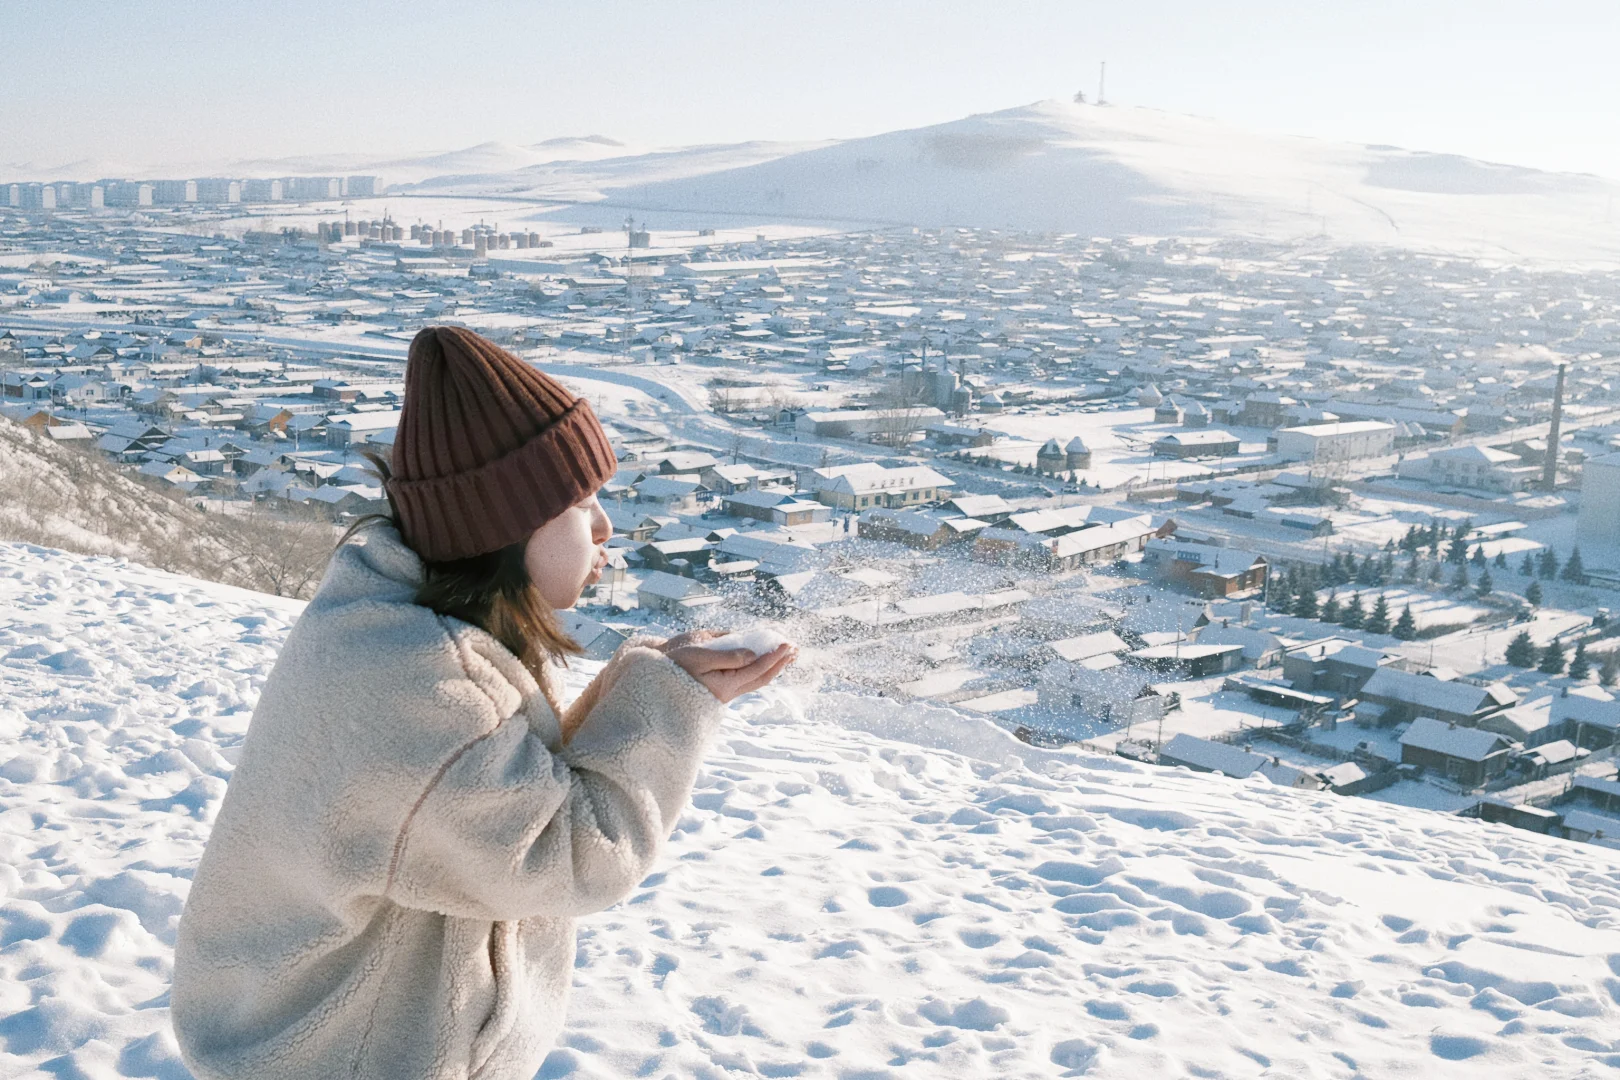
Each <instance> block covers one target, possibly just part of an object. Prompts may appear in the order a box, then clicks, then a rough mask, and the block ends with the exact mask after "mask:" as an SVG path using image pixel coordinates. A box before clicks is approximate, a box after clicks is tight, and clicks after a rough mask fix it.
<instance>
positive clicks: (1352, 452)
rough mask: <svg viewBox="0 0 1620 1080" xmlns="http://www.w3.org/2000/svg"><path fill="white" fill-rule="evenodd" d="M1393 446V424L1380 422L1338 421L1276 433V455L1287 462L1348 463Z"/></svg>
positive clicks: (1384, 451) (1378, 455) (1392, 448)
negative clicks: (1353, 459)
mask: <svg viewBox="0 0 1620 1080" xmlns="http://www.w3.org/2000/svg"><path fill="white" fill-rule="evenodd" d="M1394 447H1395V425H1394V424H1386V423H1384V422H1383V421H1382V420H1340V421H1335V422H1334V423H1330V424H1306V425H1304V426H1303V427H1291V428H1283V429H1282V430H1281V431H1279V432H1277V453H1278V454H1279V455H1281V456H1282V457H1283V458H1285V459H1287V460H1289V461H1312V462H1327V461H1349V460H1351V459H1352V458H1368V457H1380V456H1382V455H1384V454H1388V453H1392V452H1393V451H1394Z"/></svg>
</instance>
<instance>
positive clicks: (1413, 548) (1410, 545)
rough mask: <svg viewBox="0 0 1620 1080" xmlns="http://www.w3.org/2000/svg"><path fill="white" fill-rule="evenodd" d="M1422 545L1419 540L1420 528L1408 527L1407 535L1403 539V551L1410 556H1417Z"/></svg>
mask: <svg viewBox="0 0 1620 1080" xmlns="http://www.w3.org/2000/svg"><path fill="white" fill-rule="evenodd" d="M1420 543H1421V541H1420V540H1419V538H1418V527H1417V526H1416V525H1409V526H1407V528H1406V535H1405V536H1403V537H1401V550H1402V551H1404V552H1406V553H1407V554H1408V555H1415V554H1417V549H1418V547H1419V545H1420Z"/></svg>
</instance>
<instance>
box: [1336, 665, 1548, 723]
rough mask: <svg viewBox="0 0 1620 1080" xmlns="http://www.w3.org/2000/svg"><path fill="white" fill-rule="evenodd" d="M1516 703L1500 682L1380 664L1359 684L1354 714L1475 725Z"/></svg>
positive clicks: (1392, 720)
mask: <svg viewBox="0 0 1620 1080" xmlns="http://www.w3.org/2000/svg"><path fill="white" fill-rule="evenodd" d="M1518 703H1519V695H1518V694H1516V693H1514V692H1513V691H1512V690H1511V689H1510V688H1509V687H1507V686H1506V685H1504V684H1503V683H1491V684H1489V685H1488V686H1481V685H1479V684H1478V683H1472V682H1462V681H1461V680H1458V679H1444V678H1437V677H1436V673H1434V672H1427V673H1424V674H1422V675H1419V674H1415V673H1413V672H1410V671H1403V670H1401V669H1400V668H1396V667H1380V668H1379V669H1378V670H1377V671H1375V672H1373V674H1372V677H1371V678H1369V679H1368V680H1367V682H1366V683H1365V684H1364V685H1363V686H1362V688H1361V704H1360V705H1358V706H1357V708H1356V716H1357V718H1358V719H1360V718H1362V717H1364V716H1372V717H1376V718H1377V722H1378V723H1379V724H1381V725H1386V724H1399V723H1402V722H1404V721H1407V720H1412V719H1414V718H1417V717H1430V718H1432V719H1436V720H1440V721H1442V722H1444V723H1452V724H1457V725H1459V726H1466V727H1477V726H1478V725H1479V722H1480V721H1481V720H1483V719H1484V718H1485V717H1487V716H1490V715H1491V714H1492V713H1497V712H1501V711H1502V710H1503V709H1510V708H1512V707H1513V706H1514V705H1517V704H1518Z"/></svg>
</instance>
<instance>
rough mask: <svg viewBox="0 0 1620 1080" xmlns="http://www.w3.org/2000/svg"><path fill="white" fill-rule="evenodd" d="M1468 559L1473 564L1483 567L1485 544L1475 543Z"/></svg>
mask: <svg viewBox="0 0 1620 1080" xmlns="http://www.w3.org/2000/svg"><path fill="white" fill-rule="evenodd" d="M1468 561H1469V562H1471V563H1473V564H1474V565H1475V566H1480V567H1483V566H1484V565H1485V545H1484V544H1475V545H1474V553H1473V554H1472V555H1470V556H1468Z"/></svg>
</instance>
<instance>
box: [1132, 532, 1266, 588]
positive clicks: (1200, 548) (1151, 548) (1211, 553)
mask: <svg viewBox="0 0 1620 1080" xmlns="http://www.w3.org/2000/svg"><path fill="white" fill-rule="evenodd" d="M1142 550H1143V552H1144V556H1145V558H1146V560H1147V562H1149V563H1150V564H1152V565H1153V566H1154V567H1156V568H1157V569H1158V571H1159V573H1160V574H1161V575H1162V576H1163V577H1164V578H1165V580H1167V581H1169V582H1170V583H1172V584H1174V585H1177V586H1180V587H1182V588H1185V589H1187V590H1189V591H1191V592H1193V593H1195V594H1196V595H1198V596H1203V597H1206V598H1213V597H1234V598H1235V597H1242V596H1252V595H1254V594H1256V593H1258V592H1260V591H1262V590H1263V589H1264V588H1265V587H1266V576H1267V574H1268V572H1269V570H1270V564H1269V563H1268V562H1267V561H1266V557H1265V556H1264V555H1260V554H1257V553H1255V552H1252V551H1241V550H1239V549H1237V548H1224V547H1215V546H1213V545H1210V544H1199V543H1194V542H1189V541H1185V540H1180V539H1177V538H1175V537H1173V536H1172V537H1170V538H1168V539H1159V538H1155V539H1151V540H1148V541H1147V542H1146V543H1145V544H1144V545H1143V549H1142Z"/></svg>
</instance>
